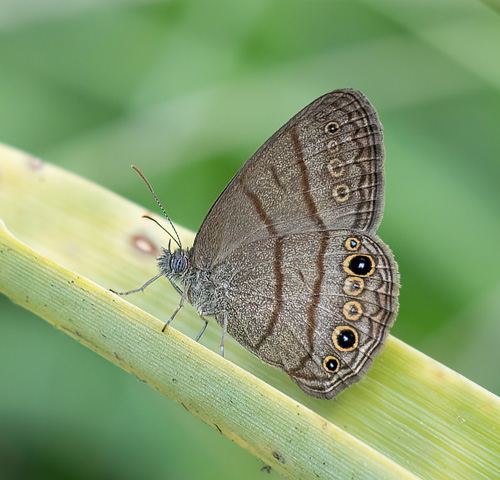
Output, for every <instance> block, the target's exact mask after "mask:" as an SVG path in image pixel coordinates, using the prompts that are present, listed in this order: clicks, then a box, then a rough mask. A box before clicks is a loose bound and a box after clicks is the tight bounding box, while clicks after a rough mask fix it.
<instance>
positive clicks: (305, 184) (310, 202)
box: [291, 128, 326, 230]
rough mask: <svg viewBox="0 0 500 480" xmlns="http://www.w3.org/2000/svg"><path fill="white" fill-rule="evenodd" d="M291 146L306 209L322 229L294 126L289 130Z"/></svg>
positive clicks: (322, 224) (322, 225)
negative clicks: (295, 159)
mask: <svg viewBox="0 0 500 480" xmlns="http://www.w3.org/2000/svg"><path fill="white" fill-rule="evenodd" d="M291 136H292V142H293V148H294V150H295V156H296V158H297V165H298V167H299V172H300V177H301V180H302V195H303V196H304V201H305V202H306V205H307V209H308V210H309V213H310V215H311V218H313V219H314V220H315V221H316V223H317V225H318V226H319V227H320V228H321V229H322V230H323V229H325V228H326V226H325V224H324V222H323V220H322V218H321V217H320V216H319V214H318V209H317V208H316V203H315V202H314V199H313V198H312V195H311V191H310V190H311V187H310V184H309V175H308V174H307V166H306V164H305V162H304V152H303V151H302V146H301V145H300V140H299V136H298V135H297V131H296V130H295V128H293V129H292V131H291Z"/></svg>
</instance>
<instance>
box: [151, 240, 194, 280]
mask: <svg viewBox="0 0 500 480" xmlns="http://www.w3.org/2000/svg"><path fill="white" fill-rule="evenodd" d="M162 250H163V253H162V254H161V255H160V256H159V257H158V260H157V261H158V268H159V269H160V272H161V273H162V275H164V276H165V277H167V278H168V279H172V280H174V279H181V278H183V277H184V276H185V275H186V274H187V273H188V272H189V269H190V261H189V250H184V249H182V248H178V249H176V250H174V251H173V252H172V251H171V250H170V248H168V249H167V248H163V249H162Z"/></svg>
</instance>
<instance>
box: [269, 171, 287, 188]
mask: <svg viewBox="0 0 500 480" xmlns="http://www.w3.org/2000/svg"><path fill="white" fill-rule="evenodd" d="M271 174H272V176H273V179H274V181H275V182H276V185H278V187H280V188H281V190H285V188H284V187H283V184H282V183H281V180H280V177H279V175H278V172H277V171H276V167H275V166H274V165H271Z"/></svg>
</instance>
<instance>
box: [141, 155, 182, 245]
mask: <svg viewBox="0 0 500 480" xmlns="http://www.w3.org/2000/svg"><path fill="white" fill-rule="evenodd" d="M132 168H133V169H134V170H135V171H136V172H137V173H138V174H139V176H140V177H141V178H142V180H143V181H144V183H145V184H146V185H147V186H148V188H149V191H150V192H151V195H153V198H154V199H155V201H156V203H157V204H158V206H159V207H160V210H161V211H162V213H163V216H164V217H165V218H166V219H167V222H168V223H169V224H170V226H171V227H172V230H173V231H174V233H175V236H176V237H177V239H175V238H174V237H173V236H172V234H171V233H170V232H169V231H168V230H167V229H165V227H163V226H162V225H160V224H159V223H158V222H157V221H156V220H155V219H154V218H151V217H150V216H148V215H144V216H143V218H149V219H150V220H152V221H153V222H155V223H156V224H157V225H158V226H159V227H160V228H161V229H162V230H164V231H165V232H166V233H167V234H168V235H169V237H170V238H171V239H172V240H173V241H174V242H175V243H176V244H177V246H178V247H179V248H180V249H182V242H181V239H180V237H179V234H178V233H177V230H176V228H175V227H174V224H173V223H172V220H170V217H169V216H168V215H167V212H166V211H165V208H163V205H162V204H161V202H160V200H159V199H158V197H157V196H156V193H155V191H154V190H153V187H152V186H151V184H150V183H149V181H148V179H147V178H146V177H145V176H144V174H143V173H142V172H141V171H140V170H139V169H138V168H137V167H136V166H135V165H132Z"/></svg>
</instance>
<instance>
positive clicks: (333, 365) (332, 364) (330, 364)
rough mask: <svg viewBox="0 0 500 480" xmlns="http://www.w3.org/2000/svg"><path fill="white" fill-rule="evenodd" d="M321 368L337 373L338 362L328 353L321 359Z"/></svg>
mask: <svg viewBox="0 0 500 480" xmlns="http://www.w3.org/2000/svg"><path fill="white" fill-rule="evenodd" d="M323 368H324V369H325V370H326V371H327V372H330V373H337V372H338V371H339V369H340V362H339V360H338V359H337V358H336V357H333V356H332V355H329V356H328V357H326V358H325V359H324V360H323Z"/></svg>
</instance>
